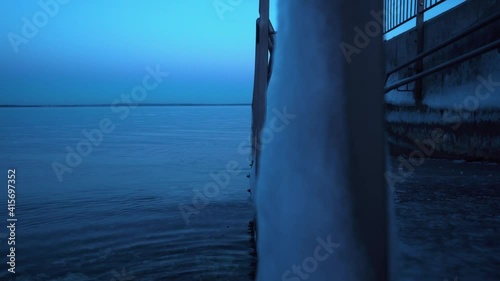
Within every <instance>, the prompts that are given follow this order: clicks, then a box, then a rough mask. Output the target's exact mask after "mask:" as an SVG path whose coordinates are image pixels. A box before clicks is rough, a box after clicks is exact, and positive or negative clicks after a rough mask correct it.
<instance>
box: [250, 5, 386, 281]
mask: <svg viewBox="0 0 500 281" xmlns="http://www.w3.org/2000/svg"><path fill="white" fill-rule="evenodd" d="M381 11H382V2H381V1H372V0H350V1H341V0H308V1H305V0H300V1H299V0H297V1H287V0H281V1H279V2H278V19H279V20H278V26H279V31H280V33H279V36H278V37H277V39H276V40H277V42H276V50H275V67H274V72H273V82H272V83H271V84H270V85H269V92H268V99H267V102H268V104H267V118H266V124H265V127H268V126H269V127H271V126H274V127H280V128H282V129H281V130H279V131H277V132H275V134H274V138H273V139H272V141H270V142H269V143H266V147H265V149H264V150H262V153H261V154H262V155H261V159H260V168H259V176H258V178H257V193H256V204H257V220H258V223H259V224H258V226H259V227H258V237H259V240H258V253H259V263H258V272H257V280H259V281H268V280H291V281H299V280H308V281H315V280H328V281H330V280H331V281H334V280H342V281H351V280H352V281H354V280H363V281H382V280H383V281H386V280H388V279H389V277H388V264H389V263H388V256H389V255H388V219H387V217H388V207H387V206H388V203H387V202H388V201H387V189H386V183H385V179H384V171H385V136H384V100H383V87H384V58H383V57H384V56H383V48H382V33H381V32H382V20H381V18H382V13H381ZM361 33H362V34H361Z"/></svg>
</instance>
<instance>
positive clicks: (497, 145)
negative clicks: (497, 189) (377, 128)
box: [385, 0, 500, 161]
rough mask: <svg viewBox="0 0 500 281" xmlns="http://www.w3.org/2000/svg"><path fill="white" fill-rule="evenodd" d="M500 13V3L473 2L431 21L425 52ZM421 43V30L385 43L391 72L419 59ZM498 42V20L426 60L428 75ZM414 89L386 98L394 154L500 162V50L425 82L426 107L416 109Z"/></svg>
mask: <svg viewBox="0 0 500 281" xmlns="http://www.w3.org/2000/svg"><path fill="white" fill-rule="evenodd" d="M499 11H500V0H469V1H466V2H464V3H463V4H461V5H459V6H457V7H455V8H453V9H451V10H449V11H447V12H445V13H444V14H441V15H440V16H438V17H436V18H433V19H431V20H429V21H427V22H426V23H425V27H424V34H425V35H424V40H425V41H424V50H428V49H429V48H432V47H433V46H436V45H438V44H439V43H441V42H443V41H445V40H447V39H449V38H451V37H452V36H454V35H457V34H459V33H461V32H462V31H463V30H465V29H466V28H467V27H469V26H471V25H473V24H475V23H478V22H480V21H482V20H484V19H486V18H488V17H490V16H492V15H494V14H496V13H498V12H499ZM416 38H417V33H416V30H415V29H412V30H410V31H407V32H405V33H403V34H401V35H399V36H397V37H394V38H392V39H391V40H389V41H386V42H385V48H386V68H387V69H388V70H390V69H393V68H395V67H396V66H398V65H400V64H402V63H404V62H406V61H408V60H410V59H411V58H413V57H414V56H415V55H416V48H417V44H416ZM498 38H500V21H495V22H494V23H492V24H489V25H488V26H486V27H484V28H482V29H481V30H479V31H477V32H475V33H473V34H471V35H468V36H467V37H465V38H463V39H461V40H459V41H458V42H456V43H454V44H452V45H450V46H448V47H446V48H444V49H442V50H440V51H438V52H436V53H435V54H433V55H431V56H429V57H427V58H426V59H424V70H425V69H429V68H431V67H434V66H436V65H439V64H441V63H443V62H446V61H447V60H449V59H452V58H455V57H457V56H459V55H461V54H465V53H467V52H469V51H472V50H474V49H475V48H478V47H481V46H483V45H486V44H488V43H491V42H493V41H495V40H497V39H498ZM413 74H415V73H414V65H412V66H410V67H409V68H405V69H403V70H401V71H399V72H398V73H395V74H393V75H392V76H391V77H390V78H389V80H388V82H387V85H390V84H392V83H394V82H396V81H398V80H399V79H402V78H405V77H409V76H411V75H413ZM413 88H414V84H413V83H412V84H409V85H408V87H406V86H403V87H401V88H400V90H402V91H397V90H394V91H391V92H390V93H387V94H386V102H387V107H388V108H387V109H388V110H387V121H388V122H387V126H388V135H389V143H390V144H391V151H392V152H393V153H395V154H398V155H399V154H410V153H413V154H414V155H415V154H416V153H418V154H420V155H421V154H422V153H424V154H425V155H426V156H427V157H437V158H443V157H445V158H457V159H466V160H487V161H500V50H498V49H497V50H493V51H490V52H488V53H485V54H483V55H480V56H477V57H474V58H472V59H470V60H467V61H465V62H463V63H460V64H458V65H454V66H452V67H450V68H448V69H445V70H443V71H440V72H438V73H435V74H433V75H430V76H428V77H426V78H424V79H423V95H424V99H423V105H424V106H423V107H422V108H417V107H416V106H415V101H414V99H413V93H412V89H413ZM404 90H408V91H404ZM433 135H434V138H433ZM438 136H439V137H438ZM422 142H425V143H427V144H428V145H427V146H428V148H429V149H428V150H426V149H425V148H423V147H422ZM415 151H417V152H415ZM418 151H420V152H418Z"/></svg>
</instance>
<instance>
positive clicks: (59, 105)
mask: <svg viewBox="0 0 500 281" xmlns="http://www.w3.org/2000/svg"><path fill="white" fill-rule="evenodd" d="M249 105H252V104H251V103H142V104H139V103H138V104H129V103H118V104H113V105H112V104H0V108H7V107H15V108H20V107H106V106H118V107H124V106H249Z"/></svg>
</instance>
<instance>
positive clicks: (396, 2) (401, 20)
mask: <svg viewBox="0 0 500 281" xmlns="http://www.w3.org/2000/svg"><path fill="white" fill-rule="evenodd" d="M444 1H446V0H384V12H385V18H384V20H385V24H384V33H387V32H389V31H391V30H394V29H395V28H397V27H399V26H401V25H403V24H405V23H406V22H408V21H410V20H412V19H414V18H415V17H416V16H417V15H418V13H419V6H418V5H420V4H421V5H423V7H420V8H421V9H422V8H423V9H422V12H425V11H427V10H429V9H432V8H433V7H435V6H436V5H438V4H441V3H443V2H444Z"/></svg>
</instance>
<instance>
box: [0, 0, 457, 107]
mask: <svg viewBox="0 0 500 281" xmlns="http://www.w3.org/2000/svg"><path fill="white" fill-rule="evenodd" d="M290 1H296V0H290ZM463 1H464V0H448V1H446V2H445V4H441V5H440V6H438V7H439V8H436V9H435V11H433V12H432V13H433V14H434V13H436V12H441V11H442V10H444V9H445V8H449V7H450V6H452V5H456V4H458V3H460V2H463ZM44 3H45V4H44ZM271 3H272V4H271V20H272V21H273V23H274V25H275V27H276V26H277V20H276V9H275V4H276V0H271ZM215 4H218V5H215ZM224 5H226V7H227V8H229V10H227V11H225V12H224V11H219V13H218V12H217V10H216V8H215V6H218V7H219V8H220V9H223V6H224ZM44 16H45V18H44ZM257 17H258V0H106V1H103V0H85V1H76V0H22V1H20V0H19V1H6V3H3V8H2V10H1V11H0V35H2V34H3V35H2V36H3V37H1V38H3V39H2V40H0V62H1V63H0V104H95V103H102V104H110V103H112V102H113V101H114V100H115V99H117V98H120V96H121V95H122V94H130V92H131V90H132V89H133V88H134V87H136V86H139V85H142V81H143V78H144V77H145V75H147V71H146V67H148V66H150V67H152V68H156V67H157V65H159V68H160V70H161V71H162V72H169V73H170V75H169V76H168V77H167V78H166V79H165V80H164V81H163V82H162V83H160V84H159V86H158V87H157V88H155V89H154V91H152V92H149V93H148V95H147V98H146V100H144V101H143V102H144V103H251V101H252V87H253V69H254V51H255V46H254V45H255V20H256V18H257ZM33 28H35V29H34V30H33Z"/></svg>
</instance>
